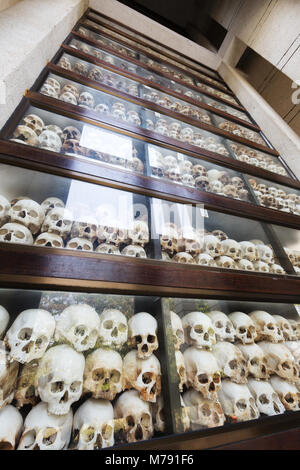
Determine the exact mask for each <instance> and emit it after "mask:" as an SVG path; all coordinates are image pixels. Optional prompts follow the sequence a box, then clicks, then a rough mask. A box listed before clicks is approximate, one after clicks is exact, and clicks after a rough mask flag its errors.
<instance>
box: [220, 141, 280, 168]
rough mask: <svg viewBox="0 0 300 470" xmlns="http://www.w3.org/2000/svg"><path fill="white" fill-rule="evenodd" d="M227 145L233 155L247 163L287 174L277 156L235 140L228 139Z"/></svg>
mask: <svg viewBox="0 0 300 470" xmlns="http://www.w3.org/2000/svg"><path fill="white" fill-rule="evenodd" d="M228 145H229V148H230V149H231V150H232V153H233V155H234V156H235V157H236V158H237V159H238V160H240V161H241V162H245V163H249V165H254V166H257V167H259V168H263V169H264V170H268V171H271V172H272V173H277V174H278V175H284V176H289V175H288V173H287V171H286V170H285V168H284V167H283V165H282V164H281V163H280V161H279V160H278V158H277V157H275V156H273V155H269V154H267V153H264V152H262V151H261V150H256V149H253V148H252V147H247V145H241V144H237V143H236V142H230V141H228Z"/></svg>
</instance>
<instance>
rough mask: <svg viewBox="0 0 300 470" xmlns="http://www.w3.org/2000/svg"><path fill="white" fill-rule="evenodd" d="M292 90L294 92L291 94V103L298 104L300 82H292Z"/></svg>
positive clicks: (299, 100) (299, 99) (299, 102)
mask: <svg viewBox="0 0 300 470" xmlns="http://www.w3.org/2000/svg"><path fill="white" fill-rule="evenodd" d="M292 88H294V89H295V91H294V92H293V93H292V103H293V104H294V105H297V104H300V80H296V81H295V82H293V83H292Z"/></svg>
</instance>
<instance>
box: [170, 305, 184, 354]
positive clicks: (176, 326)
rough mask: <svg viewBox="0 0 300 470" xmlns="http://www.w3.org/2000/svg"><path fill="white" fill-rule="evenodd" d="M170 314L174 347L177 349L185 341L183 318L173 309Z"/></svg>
mask: <svg viewBox="0 0 300 470" xmlns="http://www.w3.org/2000/svg"><path fill="white" fill-rule="evenodd" d="M170 316H171V325H172V333H173V342H174V348H175V350H176V351H177V350H179V349H180V346H181V345H182V344H183V343H184V331H183V326H182V321H181V318H180V317H179V316H178V315H177V314H176V313H175V312H172V311H170Z"/></svg>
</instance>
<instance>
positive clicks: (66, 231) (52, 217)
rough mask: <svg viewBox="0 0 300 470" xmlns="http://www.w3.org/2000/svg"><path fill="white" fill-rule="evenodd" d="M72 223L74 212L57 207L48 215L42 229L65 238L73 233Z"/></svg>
mask: <svg viewBox="0 0 300 470" xmlns="http://www.w3.org/2000/svg"><path fill="white" fill-rule="evenodd" d="M72 223H73V215H72V212H70V211H69V210H68V209H63V208H61V207H56V208H54V209H51V211H50V212H48V214H47V215H46V217H45V220H44V222H43V225H42V228H41V231H42V232H49V233H55V234H56V235H59V236H60V237H62V238H63V239H64V240H65V239H66V238H67V237H68V236H69V235H70V233H71V228H72Z"/></svg>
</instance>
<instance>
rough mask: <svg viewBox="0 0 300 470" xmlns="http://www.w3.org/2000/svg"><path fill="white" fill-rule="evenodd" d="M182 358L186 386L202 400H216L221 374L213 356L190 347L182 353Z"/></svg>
mask: <svg viewBox="0 0 300 470" xmlns="http://www.w3.org/2000/svg"><path fill="white" fill-rule="evenodd" d="M183 357H184V363H185V368H186V376H187V386H188V387H192V388H193V389H194V390H197V391H198V392H201V393H202V395H203V397H204V398H208V399H210V400H216V399H217V392H218V390H219V389H220V386H221V373H220V368H219V366H218V364H217V361H216V359H215V357H214V355H213V354H212V353H211V352H208V351H200V350H199V349H196V348H194V347H190V348H188V349H186V350H185V351H184V353H183Z"/></svg>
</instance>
